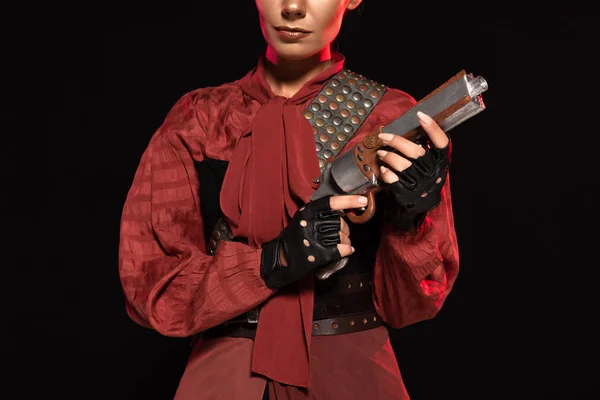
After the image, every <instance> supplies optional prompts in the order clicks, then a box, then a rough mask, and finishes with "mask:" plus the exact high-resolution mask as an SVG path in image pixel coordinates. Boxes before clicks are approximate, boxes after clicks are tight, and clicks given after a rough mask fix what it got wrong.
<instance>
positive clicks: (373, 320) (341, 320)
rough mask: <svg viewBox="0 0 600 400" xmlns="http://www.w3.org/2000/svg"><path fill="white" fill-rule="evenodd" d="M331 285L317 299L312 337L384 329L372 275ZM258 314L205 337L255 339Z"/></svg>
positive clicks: (247, 315)
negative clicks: (375, 299) (376, 305)
mask: <svg viewBox="0 0 600 400" xmlns="http://www.w3.org/2000/svg"><path fill="white" fill-rule="evenodd" d="M330 279H331V278H330ZM332 281H336V283H335V287H334V288H333V289H334V290H333V291H332V292H330V293H327V294H322V295H318V294H317V295H316V296H315V305H314V311H313V329H312V334H313V336H323V335H340V334H345V333H352V332H360V331H365V330H368V329H373V328H377V327H379V326H381V325H382V321H381V319H380V318H379V317H378V316H377V313H376V312H375V310H374V307H373V300H372V297H371V293H372V290H371V288H372V284H371V279H370V274H357V275H345V276H339V277H336V279H332ZM258 314H259V310H258V309H253V310H251V311H249V312H247V313H245V314H242V315H239V316H237V317H235V318H233V319H231V320H229V321H227V322H225V323H223V324H221V325H218V326H216V327H214V328H211V329H209V330H208V331H206V332H204V333H203V336H205V337H220V336H231V337H245V338H254V336H255V334H256V327H257V323H258Z"/></svg>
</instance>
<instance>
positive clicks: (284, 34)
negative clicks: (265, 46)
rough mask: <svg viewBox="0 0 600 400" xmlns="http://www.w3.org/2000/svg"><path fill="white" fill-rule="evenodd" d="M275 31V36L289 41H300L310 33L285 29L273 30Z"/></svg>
mask: <svg viewBox="0 0 600 400" xmlns="http://www.w3.org/2000/svg"><path fill="white" fill-rule="evenodd" d="M275 30H276V31H277V34H278V35H279V37H280V38H282V39H285V40H291V41H296V40H300V39H302V38H305V37H307V36H308V35H310V32H306V31H300V30H296V29H294V30H289V29H286V28H275Z"/></svg>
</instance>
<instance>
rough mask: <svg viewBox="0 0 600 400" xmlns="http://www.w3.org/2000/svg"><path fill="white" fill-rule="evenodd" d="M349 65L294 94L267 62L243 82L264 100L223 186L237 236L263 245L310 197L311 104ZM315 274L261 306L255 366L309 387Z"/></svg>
mask: <svg viewBox="0 0 600 400" xmlns="http://www.w3.org/2000/svg"><path fill="white" fill-rule="evenodd" d="M343 64H344V57H343V56H342V55H341V54H339V53H334V54H333V55H332V64H331V65H330V66H329V67H328V68H327V69H326V70H324V71H323V72H321V73H320V74H319V75H318V76H316V77H315V78H313V79H312V80H310V81H309V82H307V83H306V84H305V85H304V86H303V87H302V88H301V89H300V90H299V91H298V93H296V94H295V95H294V96H293V97H291V98H289V99H287V98H284V97H281V96H276V95H275V94H273V92H272V91H271V88H270V87H269V85H268V83H267V81H266V75H265V66H264V59H261V61H260V62H259V63H258V66H257V67H256V68H255V69H254V70H253V71H250V72H249V73H248V74H247V75H246V76H245V77H243V78H242V79H241V80H240V81H239V84H240V87H241V89H242V91H243V92H244V93H245V94H246V95H247V96H248V97H250V98H251V99H252V100H255V101H258V102H259V103H260V104H261V107H260V109H259V110H258V113H257V114H256V116H255V117H254V121H253V123H252V126H251V127H249V129H247V131H246V132H245V133H244V134H243V135H242V136H241V137H240V139H239V141H238V143H237V145H236V148H235V151H234V154H233V157H232V159H231V162H230V163H229V167H228V169H227V173H226V175H225V179H224V181H223V188H222V190H221V209H222V210H223V213H224V214H225V216H226V217H227V219H228V221H229V224H230V226H231V229H232V231H233V233H234V234H235V235H236V236H239V237H245V238H248V243H249V244H250V245H251V246H255V247H260V246H261V245H262V244H263V243H265V242H267V241H269V240H272V239H274V238H275V237H277V236H278V235H279V233H280V232H281V230H282V229H283V228H284V227H285V226H286V225H287V223H288V222H289V220H290V219H291V217H292V216H293V215H294V213H295V212H296V211H297V209H298V208H299V207H300V206H301V205H302V204H303V203H306V202H308V201H309V198H310V195H311V194H312V193H313V192H314V190H315V189H316V187H317V185H316V184H315V183H313V180H314V179H315V178H317V177H318V176H319V174H320V171H319V164H318V159H317V154H316V150H315V140H314V134H313V130H312V127H311V126H310V124H309V123H308V121H307V120H306V118H304V116H303V115H302V114H303V111H304V107H305V106H306V105H307V104H308V103H309V102H310V100H312V99H314V98H315V96H316V95H317V94H318V93H319V91H320V90H321V89H322V87H323V85H325V84H326V82H327V81H328V80H329V78H331V77H332V76H333V75H335V74H336V73H338V72H339V71H340V70H341V69H342V68H343ZM313 279H314V278H313V277H312V275H311V276H310V277H308V278H307V279H305V280H304V281H302V282H300V283H299V285H298V288H299V290H298V291H296V292H293V291H288V290H285V291H282V292H280V293H277V294H276V295H274V296H272V297H271V298H270V299H268V300H267V301H266V302H265V303H264V304H263V306H262V307H261V310H260V320H259V324H258V329H257V332H256V338H255V342H254V353H253V357H252V371H253V372H255V373H258V374H261V375H264V376H266V377H268V378H270V379H272V380H275V381H277V382H280V383H284V384H288V385H295V386H302V387H308V384H309V380H310V350H309V349H310V340H311V332H312V315H313V305H314V294H313Z"/></svg>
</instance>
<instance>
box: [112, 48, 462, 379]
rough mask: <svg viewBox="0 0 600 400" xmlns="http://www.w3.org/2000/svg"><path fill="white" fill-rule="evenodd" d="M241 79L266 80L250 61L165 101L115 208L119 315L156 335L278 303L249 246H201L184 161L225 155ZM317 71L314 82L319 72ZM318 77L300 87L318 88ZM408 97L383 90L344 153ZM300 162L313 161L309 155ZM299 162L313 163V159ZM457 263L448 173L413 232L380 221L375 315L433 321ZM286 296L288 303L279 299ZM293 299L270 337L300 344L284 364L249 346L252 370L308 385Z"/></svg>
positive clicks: (244, 115) (306, 318) (232, 138)
mask: <svg viewBox="0 0 600 400" xmlns="http://www.w3.org/2000/svg"><path fill="white" fill-rule="evenodd" d="M337 57H338V58H337V59H335V60H334V61H335V62H334V64H333V65H332V67H331V68H329V69H328V70H327V71H326V72H325V75H327V74H329V75H333V74H335V73H336V72H337V71H338V70H339V69H340V68H341V66H342V65H343V62H344V59H343V57H341V56H337ZM322 75H323V74H322ZM244 79H253V80H254V81H255V82H258V83H259V84H261V85H264V86H265V87H267V88H268V85H267V83H266V80H265V78H264V69H262V68H257V69H255V70H253V71H251V72H249V74H248V75H246V76H245V77H244V78H242V79H240V80H238V81H235V82H231V83H226V84H224V85H221V86H219V87H209V88H202V89H197V90H194V91H192V92H190V93H187V94H185V95H184V96H183V97H182V98H181V99H180V100H179V101H178V102H177V103H176V104H175V105H174V106H173V108H172V110H171V111H170V112H169V114H168V115H167V117H166V118H165V121H164V123H163V124H162V126H160V128H159V129H158V130H157V131H156V133H155V134H154V135H153V137H152V139H151V140H150V143H149V145H148V147H147V149H146V151H145V152H144V154H143V156H142V158H141V161H140V164H139V167H138V169H137V171H136V174H135V177H134V180H133V184H132V186H131V189H130V191H129V193H128V195H127V199H126V202H125V205H124V208H123V214H122V222H121V231H120V234H121V236H120V247H119V273H120V277H121V281H122V285H123V290H124V294H125V297H126V300H127V302H126V309H127V312H128V314H129V315H130V317H131V318H132V319H133V320H134V321H135V322H137V323H138V324H140V325H142V326H145V327H148V328H152V329H155V330H156V331H158V332H160V333H161V334H163V335H166V336H173V337H185V336H191V335H193V334H195V333H198V332H202V331H205V330H207V329H209V328H211V327H213V326H216V325H218V324H220V323H222V322H225V321H227V320H228V319H230V318H233V317H235V316H237V315H240V314H242V313H244V312H246V311H248V310H250V309H252V308H254V307H256V306H257V305H260V304H263V303H268V302H269V301H271V302H275V301H277V300H275V299H277V297H278V296H277V293H274V292H273V291H272V290H270V289H269V288H267V287H266V286H265V284H264V282H263V280H262V278H261V277H260V271H259V267H260V255H261V249H260V245H259V244H258V245H252V242H251V244H250V245H245V244H242V243H238V242H226V241H221V243H220V244H219V247H218V249H217V251H216V253H215V254H214V256H210V255H208V253H207V250H206V247H205V238H204V226H203V219H202V214H201V210H200V199H199V197H198V196H199V181H198V177H197V174H196V170H195V167H194V161H196V162H199V161H202V160H203V159H205V158H212V159H220V160H227V161H230V160H232V159H233V157H234V155H235V154H236V150H238V151H239V148H237V147H238V146H241V144H240V143H241V142H242V140H241V138H242V137H244V136H247V135H248V133H249V132H250V131H252V129H253V128H252V126H253V125H252V124H253V122H254V118H255V116H256V115H257V113H258V112H259V110H260V109H261V107H263V105H264V101H262V102H261V101H258V100H257V99H255V98H253V97H252V96H250V95H249V94H248V93H247V91H244V90H243V88H242V86H243V84H244ZM315 79H316V80H319V79H321V80H322V79H323V76H320V77H317V78H315ZM316 80H313V81H311V82H309V83H307V85H305V86H306V87H312V89H314V90H316V91H317V92H318V85H316V84H315V82H316ZM311 85H312V86H311ZM315 88H316V89H315ZM315 94H316V92H315ZM295 97H296V96H295ZM304 97H306V98H305V99H301V101H296V102H294V104H291V105H289V104H287V107H288V110H287V111H286V112H288V113H290V111H289V110H290V109H291V110H292V114H293V110H294V109H295V110H297V114H298V115H300V113H301V112H302V111H303V110H304V109H305V108H306V106H307V105H308V104H309V103H310V101H311V100H312V99H313V97H311V96H304ZM268 100H269V99H267V101H268ZM286 103H287V102H286ZM414 104H415V100H414V99H413V98H412V97H410V96H409V95H407V94H406V93H404V92H402V91H399V90H396V89H392V88H390V89H388V91H387V92H386V94H385V95H384V96H383V97H382V99H381V100H380V102H379V103H378V105H377V106H376V108H375V109H374V110H373V112H372V113H371V115H370V116H369V117H368V118H367V120H366V121H365V122H364V123H363V125H362V126H361V128H360V130H359V131H358V132H357V133H356V134H355V135H354V137H353V138H352V140H351V141H350V142H349V143H348V144H347V145H346V146H345V148H344V149H350V148H351V147H352V146H353V145H354V144H356V143H357V142H359V141H360V140H361V139H362V138H363V137H364V136H365V135H366V134H367V133H368V132H371V131H372V130H374V129H375V128H376V127H377V126H379V125H385V124H387V123H389V122H390V121H392V120H393V119H395V118H397V117H398V116H399V115H401V114H402V113H404V112H405V111H406V110H408V109H409V108H410V107H411V106H413V105H414ZM302 123H304V124H306V126H308V128H309V129H308V130H303V132H310V136H309V137H307V138H305V140H306V141H310V143H312V145H311V148H312V149H313V150H312V151H313V152H314V138H313V136H312V130H311V129H310V126H309V124H308V122H307V121H306V120H303V122H302ZM308 161H309V162H313V161H316V157H315V158H314V160H313V158H310V159H309V160H308ZM230 166H231V165H230ZM307 170H310V171H313V170H314V165H311V166H310V168H308V169H307ZM313 190H314V189H313ZM222 194H223V191H222ZM221 202H222V204H223V199H222V200H221ZM268 211H269V210H268V209H266V210H265V212H268ZM255 212H258V211H255ZM254 220H256V217H254ZM234 225H235V224H234ZM350 237H352V235H351V236H350ZM436 269H440V271H443V273H440V274H436V276H441V277H442V278H441V279H440V278H435V279H434V278H433V277H432V275H431V274H432V272H433V271H434V270H436ZM458 269H459V262H458V247H457V243H456V233H455V230H454V218H453V214H452V205H451V195H450V180H449V179H448V180H447V182H446V185H445V187H444V190H443V196H442V202H441V204H440V205H439V206H438V207H437V208H436V209H434V210H433V211H432V212H430V213H429V214H428V217H427V219H426V221H425V223H424V225H423V226H422V228H421V229H420V230H419V231H418V232H417V233H414V234H405V233H398V232H395V231H393V230H392V229H391V227H390V226H386V227H385V228H384V230H383V232H382V236H381V243H380V246H379V249H378V251H377V257H376V263H375V266H374V281H373V290H374V292H373V301H374V304H375V308H376V311H377V313H378V314H379V316H380V317H381V318H382V319H383V320H384V321H386V322H387V323H388V324H390V325H391V326H392V327H395V328H399V327H402V326H406V325H409V324H412V323H415V322H418V321H421V320H425V319H429V318H432V317H434V316H435V315H436V313H437V312H438V311H439V310H440V308H441V306H442V304H443V302H444V300H445V299H446V297H447V295H448V293H449V292H450V290H451V289H452V285H453V283H454V282H455V279H456V277H457V274H458ZM311 279H312V278H311ZM303 290H304V293H301V294H300V299H302V296H305V297H308V298H310V299H311V301H312V292H311V290H312V286H311V285H306V286H305V289H303ZM279 297H281V296H279ZM300 302H301V300H300ZM292 303H293V302H290V301H289V299H288V304H292ZM282 304H284V303H282ZM297 304H298V300H296V306H295V307H293V306H287V307H288V308H285V307H284V308H280V310H286V311H285V312H284V313H283V314H281V315H280V320H279V321H280V322H281V321H285V323H278V324H277V326H278V328H277V329H278V332H275V333H274V335H276V336H274V337H275V338H290V337H291V338H293V337H300V338H302V337H303V335H304V338H305V342H304V344H303V346H297V345H295V344H294V345H289V346H283V347H284V348H283V349H282V350H281V351H280V352H278V354H280V355H281V354H283V355H284V356H285V359H286V360H287V362H285V363H283V362H281V361H280V360H278V359H277V354H273V353H274V352H273V351H270V350H269V349H268V348H266V347H261V346H258V345H257V346H255V348H254V354H253V359H252V362H253V367H252V370H253V372H257V373H260V374H261V375H264V376H266V377H268V378H270V379H272V380H275V381H278V382H282V383H285V384H289V385H296V386H303V387H307V386H308V384H309V380H310V369H309V368H310V351H309V349H310V340H311V339H310V332H311V321H312V309H310V310H309V311H310V314H309V315H307V308H306V307H304V308H303V307H298V306H297ZM290 307H291V308H290ZM300 309H301V312H300V311H299V310H300ZM262 317H263V314H261V319H260V320H259V330H258V332H257V343H258V341H259V337H258V334H260V331H261V329H260V328H261V324H263V325H266V324H270V323H269V322H268V321H267V322H264V321H263V319H262ZM307 324H308V326H307ZM306 332H308V334H306ZM271 343H273V342H271ZM296 344H297V343H296ZM302 347H304V348H302Z"/></svg>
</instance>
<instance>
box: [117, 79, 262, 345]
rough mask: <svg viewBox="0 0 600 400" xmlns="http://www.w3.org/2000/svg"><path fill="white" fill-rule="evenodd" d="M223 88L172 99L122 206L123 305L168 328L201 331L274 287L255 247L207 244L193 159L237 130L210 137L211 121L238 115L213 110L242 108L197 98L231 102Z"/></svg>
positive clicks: (138, 317)
mask: <svg viewBox="0 0 600 400" xmlns="http://www.w3.org/2000/svg"><path fill="white" fill-rule="evenodd" d="M227 96H228V95H227V93H224V92H223V91H214V90H213V91H212V92H210V93H204V92H197V93H190V94H187V95H185V96H183V97H182V98H181V99H180V100H179V101H178V102H177V103H176V104H175V106H174V107H173V109H172V110H171V111H170V113H169V115H168V116H167V117H166V119H165V122H164V123H163V125H162V126H161V127H160V128H159V130H158V131H157V132H156V133H155V134H154V136H153V137H152V139H151V141H150V143H149V145H148V147H147V148H146V150H145V152H144V154H143V156H142V158H141V161H140V163H139V166H138V168H137V171H136V173H135V177H134V180H133V184H132V185H131V188H130V190H129V193H128V195H127V198H126V201H125V204H124V207H123V213H122V219H121V226H120V243H119V274H120V278H121V282H122V286H123V290H124V294H125V298H126V309H127V312H128V314H129V316H130V317H131V318H132V319H133V320H134V321H135V322H137V323H138V324H140V325H142V326H145V327H148V328H152V329H155V330H156V331H158V332H160V333H161V334H163V335H166V336H178V337H184V336H190V335H192V334H195V333H198V332H201V331H204V330H206V329H208V328H211V327H213V326H216V325H218V324H220V323H222V322H224V321H226V320H228V319H230V318H232V317H234V316H237V315H239V314H242V313H243V312H245V311H248V310H250V309H252V308H254V307H256V306H257V305H259V304H260V303H262V302H264V301H265V300H266V299H267V298H268V297H269V296H270V295H271V294H272V291H271V290H270V289H268V288H267V287H266V286H265V284H264V281H263V280H262V278H261V277H260V271H259V267H260V249H255V248H251V247H249V246H247V245H244V244H242V243H237V242H225V241H222V242H221V243H220V244H219V248H218V249H217V251H216V253H215V255H214V256H209V255H208V254H207V252H206V248H205V238H204V226H203V220H202V214H201V210H200V199H199V185H200V184H199V181H198V177H197V173H196V170H195V167H194V161H196V162H199V161H202V160H203V159H204V158H205V156H206V157H208V156H213V155H214V153H219V152H221V157H222V156H223V153H227V151H228V150H229V149H230V148H231V147H232V143H233V142H234V140H235V137H234V136H235V135H227V134H220V135H219V138H218V140H214V138H213V137H209V136H210V135H213V136H214V135H215V134H214V132H210V128H211V127H212V126H217V125H223V126H226V128H227V129H228V130H231V129H232V126H234V125H236V122H237V121H223V120H218V117H219V115H231V116H230V117H228V118H230V119H231V118H238V119H239V118H240V114H231V113H219V111H218V110H216V109H215V105H214V104H211V105H210V107H203V109H205V110H207V111H205V112H204V114H203V113H200V112H199V110H198V102H201V101H202V100H203V99H208V98H211V99H213V100H212V101H213V102H215V103H216V104H217V107H218V104H231V103H232V102H231V99H230V98H227ZM215 99H216V100H215ZM228 100H229V101H228ZM249 114H251V113H249ZM248 117H249V115H248ZM241 119H242V120H245V119H246V118H245V116H242V118H241ZM240 123H241V124H243V123H245V122H244V121H242V122H240ZM207 127H208V129H207ZM209 146H210V148H209ZM207 153H209V154H208V155H207Z"/></svg>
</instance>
